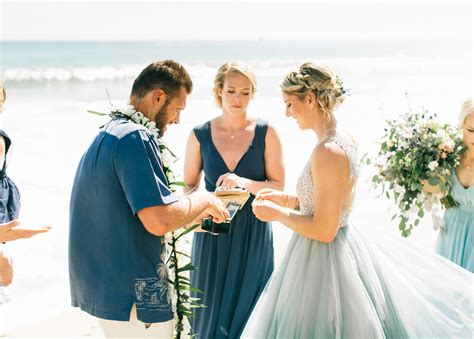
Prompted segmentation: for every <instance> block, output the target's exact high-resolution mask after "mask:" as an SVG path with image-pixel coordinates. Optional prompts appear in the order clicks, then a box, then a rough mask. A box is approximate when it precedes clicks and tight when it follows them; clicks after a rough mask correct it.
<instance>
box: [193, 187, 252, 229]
mask: <svg viewBox="0 0 474 339" xmlns="http://www.w3.org/2000/svg"><path fill="white" fill-rule="evenodd" d="M214 194H215V195H216V196H217V197H219V198H220V199H221V200H222V201H223V202H224V203H225V206H226V207H227V210H228V211H229V218H228V219H227V220H226V221H224V222H222V223H220V224H217V223H215V222H213V221H212V218H210V219H204V220H203V221H202V225H201V228H202V229H203V230H205V231H208V232H211V233H214V234H220V233H230V230H231V224H232V220H233V219H234V217H235V215H236V214H237V212H238V211H239V209H241V208H242V206H244V205H245V203H246V202H247V200H248V198H249V196H250V193H249V192H248V191H247V190H244V189H232V190H228V191H221V190H216V192H215V193H214Z"/></svg>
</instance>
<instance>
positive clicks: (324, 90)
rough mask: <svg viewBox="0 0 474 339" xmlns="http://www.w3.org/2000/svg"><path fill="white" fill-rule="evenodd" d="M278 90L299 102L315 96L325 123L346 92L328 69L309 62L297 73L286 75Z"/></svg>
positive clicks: (340, 82) (331, 117) (330, 118)
mask: <svg viewBox="0 0 474 339" xmlns="http://www.w3.org/2000/svg"><path fill="white" fill-rule="evenodd" d="M280 88H281V89H282V91H283V92H285V93H286V94H289V95H296V96H297V97H298V98H299V99H300V100H303V99H304V98H305V97H306V95H308V93H310V92H312V93H313V94H314V95H315V96H316V100H317V101H318V107H319V109H320V111H321V112H322V115H323V118H324V119H326V120H327V121H330V120H332V119H333V112H334V110H335V109H336V107H337V106H338V105H339V104H341V103H342V102H343V101H344V94H345V92H346V91H345V90H344V88H343V87H342V81H341V80H340V79H339V78H338V77H337V76H335V75H334V73H333V72H332V70H331V69H330V68H329V67H327V66H325V65H320V64H314V63H311V62H307V63H304V64H302V65H301V66H300V67H299V69H298V70H297V71H293V72H290V73H288V74H287V75H286V77H285V78H284V79H283V81H282V82H281V84H280Z"/></svg>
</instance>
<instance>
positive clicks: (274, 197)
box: [255, 188, 289, 206]
mask: <svg viewBox="0 0 474 339" xmlns="http://www.w3.org/2000/svg"><path fill="white" fill-rule="evenodd" d="M288 199H289V196H288V194H286V193H285V192H282V191H278V190H274V189H271V188H264V189H262V190H260V191H258V193H257V195H256V196H255V200H268V201H271V202H274V203H275V204H277V205H279V206H288Z"/></svg>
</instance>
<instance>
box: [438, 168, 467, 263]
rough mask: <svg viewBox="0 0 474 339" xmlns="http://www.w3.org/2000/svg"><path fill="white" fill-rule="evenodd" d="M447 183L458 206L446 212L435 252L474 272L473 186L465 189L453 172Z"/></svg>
mask: <svg viewBox="0 0 474 339" xmlns="http://www.w3.org/2000/svg"><path fill="white" fill-rule="evenodd" d="M449 181H450V182H451V184H452V186H453V191H452V195H453V198H454V200H456V201H457V202H458V203H459V205H460V206H458V207H454V208H448V209H447V210H446V212H445V214H444V227H443V228H442V229H441V231H440V233H439V237H438V241H437V243H436V251H437V252H438V253H439V254H441V255H442V256H444V257H446V258H448V259H449V260H451V261H453V262H455V263H456V264H458V265H460V266H462V267H464V268H465V269H467V270H469V271H470V272H474V251H473V246H474V186H470V187H468V188H465V187H464V186H463V185H462V184H461V182H460V181H459V178H458V176H457V175H456V172H454V171H453V173H452V174H451V175H450V177H449Z"/></svg>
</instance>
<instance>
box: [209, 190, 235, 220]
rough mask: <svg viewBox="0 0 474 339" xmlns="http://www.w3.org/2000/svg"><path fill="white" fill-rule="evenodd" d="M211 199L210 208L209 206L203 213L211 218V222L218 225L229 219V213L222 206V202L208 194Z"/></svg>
mask: <svg viewBox="0 0 474 339" xmlns="http://www.w3.org/2000/svg"><path fill="white" fill-rule="evenodd" d="M209 195H210V198H211V206H209V207H208V208H207V209H206V210H205V211H204V213H207V214H208V215H209V217H212V221H214V222H215V223H218V224H220V223H221V222H224V221H226V220H227V218H229V211H228V210H227V208H226V207H225V205H224V202H223V201H222V200H221V199H219V198H217V197H216V196H215V195H213V194H209Z"/></svg>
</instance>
